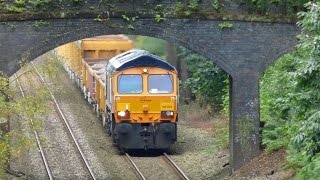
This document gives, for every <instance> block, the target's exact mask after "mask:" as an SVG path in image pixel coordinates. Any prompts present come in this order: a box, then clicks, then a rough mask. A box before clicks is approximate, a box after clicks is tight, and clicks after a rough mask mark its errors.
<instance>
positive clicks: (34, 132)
mask: <svg viewBox="0 0 320 180" xmlns="http://www.w3.org/2000/svg"><path fill="white" fill-rule="evenodd" d="M14 77H15V79H16V80H17V84H18V86H19V90H20V92H21V95H22V98H23V99H25V94H24V91H23V88H22V86H21V84H20V81H19V78H18V77H17V74H16V73H15V74H14ZM24 108H25V109H27V107H26V106H24ZM30 123H31V126H32V128H33V125H34V123H33V120H32V118H30ZM33 134H34V136H35V138H36V142H37V146H38V148H39V152H40V155H41V159H42V162H43V164H44V166H45V169H46V171H47V174H48V177H49V179H50V180H53V179H54V178H53V176H52V172H51V170H50V168H49V165H48V161H47V158H46V156H45V154H44V151H43V148H42V145H41V143H40V138H39V135H38V133H37V131H36V130H33Z"/></svg>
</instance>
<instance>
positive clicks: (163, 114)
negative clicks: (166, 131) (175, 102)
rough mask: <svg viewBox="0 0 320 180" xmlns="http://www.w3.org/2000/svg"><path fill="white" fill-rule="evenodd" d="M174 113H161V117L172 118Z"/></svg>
mask: <svg viewBox="0 0 320 180" xmlns="http://www.w3.org/2000/svg"><path fill="white" fill-rule="evenodd" d="M173 115H174V113H173V111H161V116H162V117H173Z"/></svg>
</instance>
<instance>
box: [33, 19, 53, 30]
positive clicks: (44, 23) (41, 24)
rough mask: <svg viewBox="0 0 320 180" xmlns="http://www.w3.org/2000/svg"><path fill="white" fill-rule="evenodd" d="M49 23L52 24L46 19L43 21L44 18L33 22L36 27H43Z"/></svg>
mask: <svg viewBox="0 0 320 180" xmlns="http://www.w3.org/2000/svg"><path fill="white" fill-rule="evenodd" d="M49 25H50V23H49V22H46V21H43V20H40V21H35V22H33V23H32V26H33V27H35V28H38V27H43V26H49Z"/></svg>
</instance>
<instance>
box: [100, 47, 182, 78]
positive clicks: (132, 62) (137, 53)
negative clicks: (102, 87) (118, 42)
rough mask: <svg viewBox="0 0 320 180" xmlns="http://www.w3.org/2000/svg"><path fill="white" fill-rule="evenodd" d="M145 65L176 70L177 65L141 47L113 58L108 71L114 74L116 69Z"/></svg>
mask: <svg viewBox="0 0 320 180" xmlns="http://www.w3.org/2000/svg"><path fill="white" fill-rule="evenodd" d="M144 66H151V67H159V68H163V69H167V70H170V71H176V69H175V67H173V66H172V65H170V64H169V63H168V62H166V61H164V60H162V59H161V58H160V57H158V56H155V55H153V54H151V53H150V52H148V51H145V50H141V49H133V50H130V51H127V52H124V53H122V54H119V55H117V56H115V57H113V58H111V59H110V61H109V63H108V65H107V68H106V71H107V73H108V74H114V72H115V71H121V70H124V69H128V68H132V67H144Z"/></svg>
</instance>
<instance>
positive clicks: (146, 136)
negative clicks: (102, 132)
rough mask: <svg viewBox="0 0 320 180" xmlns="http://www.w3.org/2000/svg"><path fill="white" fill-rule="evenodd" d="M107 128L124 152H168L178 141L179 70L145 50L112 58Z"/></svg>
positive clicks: (109, 65) (129, 52)
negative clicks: (152, 150)
mask: <svg viewBox="0 0 320 180" xmlns="http://www.w3.org/2000/svg"><path fill="white" fill-rule="evenodd" d="M106 71H107V75H106V88H105V89H106V93H107V101H106V102H107V103H106V104H107V106H106V108H107V109H106V112H107V114H108V116H107V117H108V118H107V126H106V127H107V129H108V132H109V133H110V134H111V135H112V138H113V140H114V142H115V143H117V144H118V146H119V147H120V148H123V149H166V148H169V146H170V145H171V144H173V143H174V142H175V141H176V140H177V124H176V122H177V117H178V111H177V107H178V76H177V71H176V69H175V68H174V67H173V66H171V65H170V64H169V63H167V62H165V61H163V60H162V59H161V58H159V57H157V56H155V55H152V54H150V53H149V52H147V51H144V50H131V51H128V52H125V53H123V54H120V55H118V56H116V57H114V58H112V59H111V60H110V61H109V63H108V65H107V68H106Z"/></svg>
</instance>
